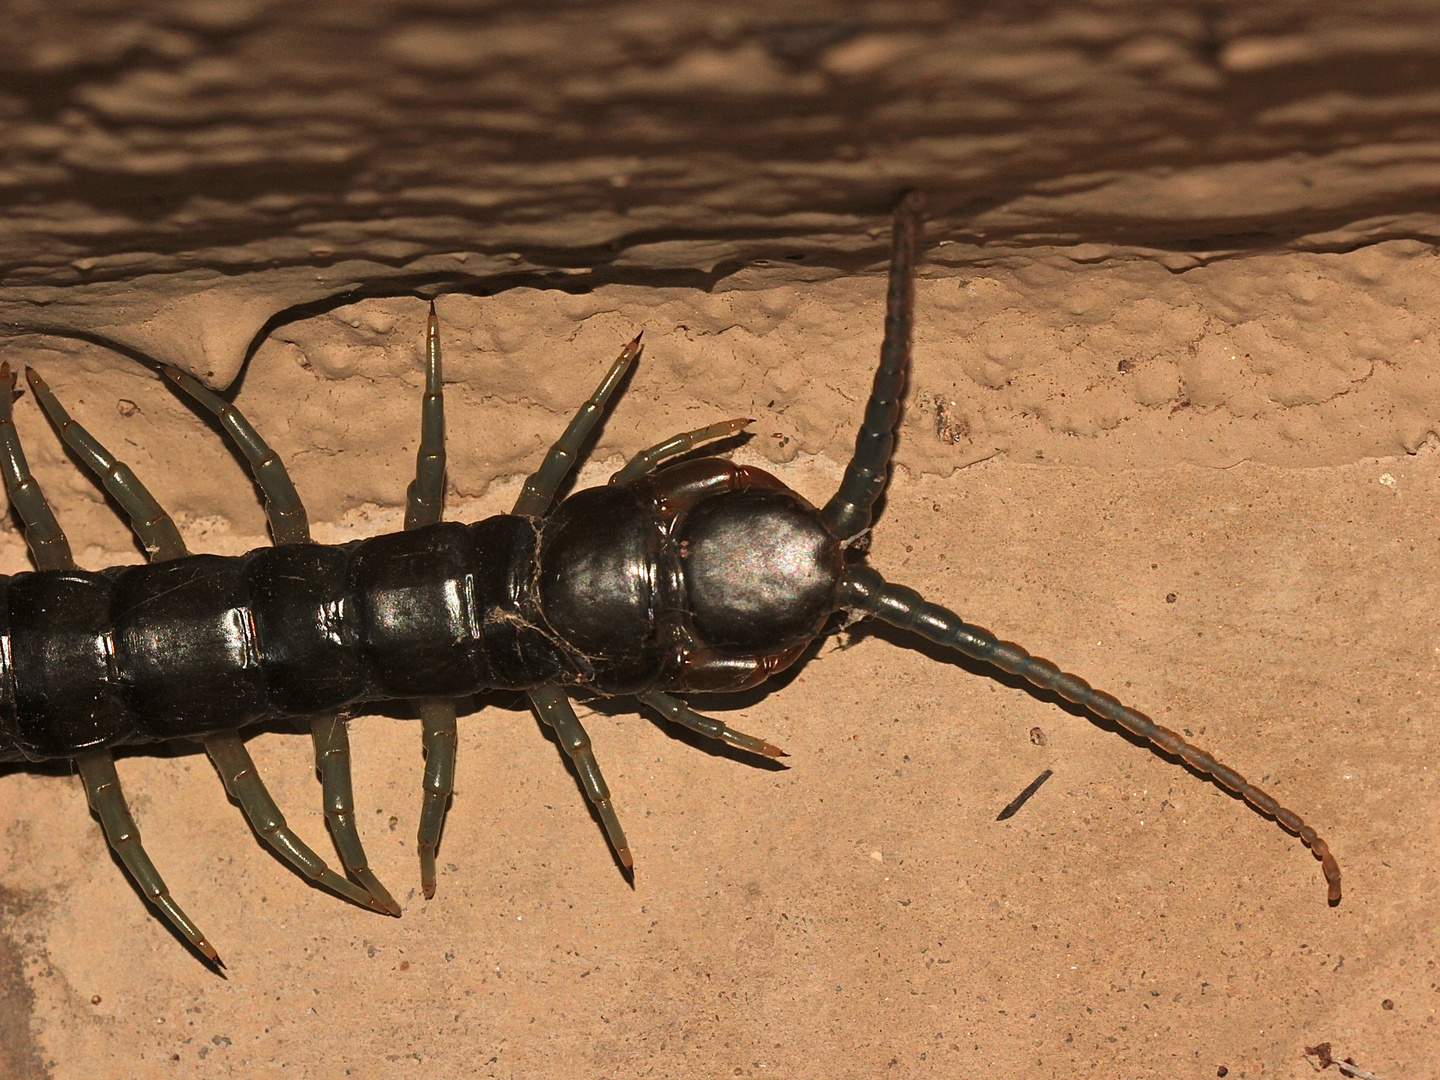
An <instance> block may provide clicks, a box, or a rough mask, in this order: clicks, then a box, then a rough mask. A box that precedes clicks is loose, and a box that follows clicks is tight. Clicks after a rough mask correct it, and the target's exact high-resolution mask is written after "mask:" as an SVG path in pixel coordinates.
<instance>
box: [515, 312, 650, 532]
mask: <svg viewBox="0 0 1440 1080" xmlns="http://www.w3.org/2000/svg"><path fill="white" fill-rule="evenodd" d="M642 333H643V331H642ZM640 337H641V335H640V334H636V335H635V338H634V340H633V341H631V342H630V343H629V344H627V345H626V346H625V347H624V348H623V349H621V350H620V355H619V356H617V357H616V358H615V362H614V363H613V364H611V365H610V370H609V371H607V372H606V373H605V377H604V378H603V379H601V380H600V385H599V386H597V387H596V388H595V392H594V393H593V394H591V395H590V397H589V398H588V399H587V400H586V402H585V403H584V404H583V405H581V406H580V409H579V411H578V412H576V414H575V416H574V418H573V419H572V420H571V421H570V425H569V426H568V427H567V428H566V429H565V431H564V433H563V434H561V436H560V438H558V439H556V440H555V444H554V445H553V446H551V447H550V452H549V453H548V454H546V455H545V460H544V461H542V462H541V463H540V468H538V469H536V470H535V471H534V472H533V473H531V474H530V475H529V476H528V477H527V478H526V480H525V486H524V488H522V489H521V491H520V498H518V499H516V500H515V509H514V510H513V511H511V512H512V513H514V514H519V515H521V516H523V517H541V516H543V515H544V514H545V512H546V511H547V510H549V509H550V504H551V503H553V502H554V501H555V492H557V491H559V490H560V485H561V484H563V483H564V482H565V477H567V476H569V475H570V470H571V469H573V468H574V467H575V459H576V456H577V455H578V454H579V453H580V449H581V447H583V446H584V445H585V440H586V439H588V438H589V437H590V433H591V432H592V431H594V430H595V425H596V424H598V423H599V422H600V418H601V417H603V416H604V415H605V408H606V406H607V405H608V404H609V403H610V399H611V398H612V397H613V396H614V395H615V391H616V389H617V388H618V387H619V386H620V380H621V379H623V378H624V377H625V372H627V371H629V370H630V365H631V364H633V363H634V362H635V358H636V357H638V356H639V355H640Z"/></svg>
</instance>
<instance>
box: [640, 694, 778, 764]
mask: <svg viewBox="0 0 1440 1080" xmlns="http://www.w3.org/2000/svg"><path fill="white" fill-rule="evenodd" d="M636 697H638V698H639V699H640V700H641V701H643V702H644V703H645V704H646V705H649V706H650V708H652V709H654V710H655V711H656V712H658V713H659V714H660V715H661V716H663V717H665V719H666V720H670V721H672V722H674V723H676V724H681V725H683V726H685V727H687V728H689V729H690V730H691V731H694V732H697V733H699V734H701V735H704V736H705V737H706V738H707V739H716V740H718V741H720V742H723V743H726V744H728V745H730V746H733V747H735V749H737V750H745V751H747V752H749V753H751V754H759V755H760V756H761V757H768V758H782V757H789V756H790V755H789V754H787V753H785V751H784V750H781V749H780V748H779V747H778V746H772V745H771V744H770V743H768V742H766V741H765V740H764V739H757V738H756V737H755V736H754V735H746V734H745V733H744V732H743V731H736V730H735V729H734V728H732V727H730V726H729V725H727V724H725V723H724V722H722V721H720V720H716V719H715V718H714V717H710V716H705V715H704V714H702V713H698V712H696V711H695V710H694V709H692V708H690V706H689V705H686V704H685V703H684V702H683V701H680V700H679V699H678V698H673V697H671V696H670V695H669V694H662V693H660V692H659V691H658V690H652V691H650V692H649V693H645V694H637V695H636Z"/></svg>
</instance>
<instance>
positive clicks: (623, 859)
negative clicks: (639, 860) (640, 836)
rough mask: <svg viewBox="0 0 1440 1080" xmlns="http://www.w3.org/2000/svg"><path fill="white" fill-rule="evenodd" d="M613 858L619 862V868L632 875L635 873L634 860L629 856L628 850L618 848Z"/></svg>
mask: <svg viewBox="0 0 1440 1080" xmlns="http://www.w3.org/2000/svg"><path fill="white" fill-rule="evenodd" d="M615 856H616V858H618V859H619V860H620V865H621V866H623V867H625V869H626V870H629V871H630V873H631V874H632V875H633V874H634V873H635V858H634V856H633V855H631V854H630V849H629V848H620V849H619V850H618V851H616V852H615Z"/></svg>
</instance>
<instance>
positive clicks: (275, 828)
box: [200, 731, 393, 914]
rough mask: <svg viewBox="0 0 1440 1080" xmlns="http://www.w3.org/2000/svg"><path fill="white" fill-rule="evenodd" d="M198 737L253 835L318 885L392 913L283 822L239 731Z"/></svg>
mask: <svg viewBox="0 0 1440 1080" xmlns="http://www.w3.org/2000/svg"><path fill="white" fill-rule="evenodd" d="M200 741H201V742H202V743H203V744H204V747H205V752H206V753H207V754H209V755H210V760H211V761H213V762H214V763H215V768H216V769H218V770H219V772H220V778H221V779H222V780H223V781H224V782H225V790H226V791H228V792H229V793H230V797H231V798H233V799H234V800H235V801H236V802H237V803H239V804H240V809H241V810H243V811H244V812H245V817H246V818H247V819H248V820H249V822H250V827H251V828H253V829H254V830H255V835H257V836H258V837H260V839H261V840H263V841H265V843H267V844H269V845H270V847H272V848H273V849H274V850H275V851H276V852H277V853H278V854H279V855H280V857H281V858H283V859H284V860H285V861H286V862H288V863H290V865H291V866H293V867H295V868H296V869H297V870H299V871H300V872H301V873H302V874H304V875H305V876H306V877H308V878H309V879H310V880H311V881H313V882H315V883H316V884H317V885H321V886H323V887H324V888H327V889H329V890H330V891H331V892H333V893H336V894H338V895H340V896H343V897H345V899H347V900H350V901H353V902H354V903H356V904H359V905H360V906H361V907H366V908H370V909H371V910H373V911H379V912H381V913H382V914H391V912H389V911H388V910H387V909H386V908H385V907H384V906H383V905H382V904H381V903H380V902H379V901H378V900H376V899H375V898H374V897H372V896H371V895H370V894H369V893H368V892H366V891H365V890H364V889H362V888H360V887H359V886H358V885H356V884H354V883H353V882H350V881H347V880H346V879H345V878H343V877H341V876H340V875H339V874H337V873H335V871H334V870H331V869H330V867H328V866H326V865H325V860H324V859H322V858H320V856H318V855H316V854H315V852H313V851H311V850H310V848H309V847H308V846H307V845H306V844H305V841H303V840H301V839H300V838H299V837H298V836H296V835H295V833H294V831H293V830H292V829H291V828H290V826H289V825H287V824H286V823H285V815H284V814H282V813H280V808H279V807H278V806H276V805H275V800H274V799H272V798H271V797H270V792H269V791H267V790H266V789H265V783H264V781H263V780H261V779H260V773H259V772H258V771H256V768H255V762H254V761H252V760H251V758H250V752H249V751H248V750H246V749H245V744H244V743H243V742H241V741H240V735H239V733H238V732H235V731H221V732H217V733H215V734H214V735H207V736H205V737H204V738H203V739H201V740H200ZM392 904H393V901H392Z"/></svg>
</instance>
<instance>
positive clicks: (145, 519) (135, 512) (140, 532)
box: [25, 367, 187, 562]
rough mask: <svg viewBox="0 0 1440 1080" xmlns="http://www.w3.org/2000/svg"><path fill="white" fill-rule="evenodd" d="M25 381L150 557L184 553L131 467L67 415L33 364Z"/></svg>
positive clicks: (173, 556)
mask: <svg viewBox="0 0 1440 1080" xmlns="http://www.w3.org/2000/svg"><path fill="white" fill-rule="evenodd" d="M25 381H26V382H28V383H29V384H30V390H31V392H32V393H33V394H34V395H35V400H36V401H38V402H39V403H40V407H41V408H42V409H44V410H45V415H46V416H48V417H49V418H50V422H51V423H52V424H54V425H55V428H56V430H58V431H59V432H60V438H62V439H63V440H64V441H65V445H66V446H68V447H70V449H71V450H73V451H75V453H76V454H77V455H78V456H79V458H80V460H81V461H82V462H83V463H84V465H85V467H86V468H88V469H89V470H90V471H91V472H93V473H94V474H95V475H96V476H98V477H99V478H100V482H101V483H103V484H104V485H105V490H106V491H108V492H109V493H110V495H111V497H112V498H114V500H115V501H116V502H117V503H119V504H120V509H122V510H124V511H125V513H126V514H127V515H128V516H129V518H130V528H131V529H132V530H133V531H134V533H135V535H136V536H137V537H138V538H139V539H140V543H141V545H142V546H143V547H144V548H145V554H146V556H147V557H148V558H149V559H150V561H151V562H164V561H166V560H167V559H178V558H179V557H180V556H181V555H185V554H187V551H186V548H185V541H184V540H182V539H181V538H180V532H179V530H178V529H176V528H175V522H174V521H173V520H172V519H171V517H170V515H169V514H167V513H166V512H165V509H164V508H163V507H162V506H161V505H160V504H159V503H158V502H156V500H155V496H153V495H151V494H150V491H149V489H148V488H146V487H145V485H144V484H142V483H141V482H140V480H139V478H138V477H137V476H136V475H135V474H134V473H133V472H131V471H130V467H129V466H128V465H126V464H125V463H124V462H123V461H121V460H119V459H118V458H116V457H115V456H114V455H113V454H111V453H110V451H108V450H106V449H105V447H104V446H102V445H101V444H100V441H99V440H98V439H96V438H95V437H94V436H93V435H91V434H90V432H88V431H86V430H85V428H83V427H81V426H80V424H78V423H76V422H75V421H74V420H72V419H71V418H70V414H69V413H68V412H66V411H65V407H64V406H63V405H61V404H60V401H59V399H57V398H56V397H55V395H54V394H53V393H51V391H50V387H49V386H47V385H46V383H45V380H44V379H42V378H41V377H40V375H39V373H38V372H36V370H35V369H34V368H30V367H27V368H26V369H25Z"/></svg>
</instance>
